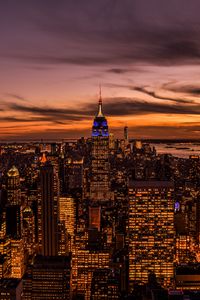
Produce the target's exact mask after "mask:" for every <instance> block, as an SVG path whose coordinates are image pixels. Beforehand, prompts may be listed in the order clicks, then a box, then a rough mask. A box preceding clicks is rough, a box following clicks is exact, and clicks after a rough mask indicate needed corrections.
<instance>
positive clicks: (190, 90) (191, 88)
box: [164, 83, 200, 97]
mask: <svg viewBox="0 0 200 300" xmlns="http://www.w3.org/2000/svg"><path fill="white" fill-rule="evenodd" d="M164 87H165V88H166V89H167V90H169V91H172V92H176V93H186V94H188V95H190V96H197V97H198V96H199V95H200V85H192V84H184V85H181V84H177V83H176V84H173V83H172V84H166V85H164Z"/></svg>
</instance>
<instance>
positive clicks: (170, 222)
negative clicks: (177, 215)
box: [128, 181, 175, 290]
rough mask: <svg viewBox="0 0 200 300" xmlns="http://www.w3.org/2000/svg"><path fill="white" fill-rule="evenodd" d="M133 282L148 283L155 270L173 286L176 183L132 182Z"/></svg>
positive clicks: (130, 245)
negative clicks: (151, 273) (174, 196)
mask: <svg viewBox="0 0 200 300" xmlns="http://www.w3.org/2000/svg"><path fill="white" fill-rule="evenodd" d="M128 236H129V283H130V290H131V289H132V288H133V285H134V283H135V282H138V283H140V284H142V283H147V281H148V273H149V272H153V273H154V274H155V275H156V277H157V279H158V281H159V283H160V284H161V285H162V286H165V287H169V286H170V284H171V282H172V280H173V275H174V274H173V272H174V265H173V262H174V249H175V243H174V242H175V239H174V237H175V232H174V201H173V184H172V183H171V182H168V181H132V182H130V183H129V225H128Z"/></svg>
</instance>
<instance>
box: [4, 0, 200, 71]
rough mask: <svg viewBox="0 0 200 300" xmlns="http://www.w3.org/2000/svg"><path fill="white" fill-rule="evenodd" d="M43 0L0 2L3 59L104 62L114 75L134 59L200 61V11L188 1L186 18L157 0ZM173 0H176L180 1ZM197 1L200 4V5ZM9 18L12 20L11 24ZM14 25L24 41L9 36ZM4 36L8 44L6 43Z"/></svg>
mask: <svg viewBox="0 0 200 300" xmlns="http://www.w3.org/2000/svg"><path fill="white" fill-rule="evenodd" d="M42 2H43V1H40V2H38V1H37V2H34V1H30V2H29V3H30V5H29V6H30V7H29V6H28V5H27V4H23V6H22V5H19V4H18V5H16V4H15V5H14V6H13V9H12V12H10V11H9V9H8V7H7V4H4V5H2V7H1V12H0V17H2V18H1V19H2V20H1V22H2V26H1V27H2V28H4V35H2V36H3V41H2V49H1V51H0V54H1V56H2V57H3V58H5V57H7V58H8V59H10V58H14V59H15V60H19V61H25V62H31V63H33V64H37V65H38V67H41V64H43V65H44V64H45V65H65V64H75V65H81V66H96V65H97V66H99V65H106V66H109V70H110V72H112V73H115V74H123V73H124V72H126V70H127V65H129V64H130V63H141V62H144V63H149V64H156V65H172V64H173V65H177V64H191V63H195V64H199V63H200V41H199V33H200V21H199V16H198V14H197V12H196V9H194V8H191V6H192V5H191V4H189V3H186V1H185V2H184V3H185V7H188V10H189V11H190V12H191V11H192V14H193V15H190V13H188V15H187V17H186V16H185V12H184V11H183V10H179V12H178V13H177V11H176V10H175V9H174V5H173V6H171V5H169V4H168V3H165V4H163V3H162V4H161V2H159V1H156V3H157V4H156V5H155V6H154V5H149V3H147V2H143V4H141V2H140V1H129V0H124V1H123V3H122V2H121V1H117V0H115V1H114V0H103V1H97V0H96V1H93V2H92V3H91V1H84V3H83V1H76V3H72V2H71V1H67V2H65V1H61V2H59V4H58V3H56V2H53V1H51V2H48V5H47V3H46V1H44V2H43V3H42ZM174 2H175V3H176V4H177V3H178V0H174ZM195 5H196V6H197V8H198V9H200V5H199V4H195ZM153 7H154V9H153ZM163 7H165V8H166V10H163ZM179 7H180V5H179ZM4 10H6V13H7V14H8V15H7V18H5V11H4ZM147 11H148V13H147ZM175 11H176V13H175ZM197 11H199V10H197ZM161 12H162V13H161ZM166 12H167V14H168V17H166ZM9 21H12V22H13V23H12V26H11V25H10V23H11V22H9ZM13 24H15V25H16V26H15V28H16V32H18V31H20V33H21V34H23V37H21V39H22V41H23V42H22V43H20V41H18V40H16V39H11V36H13V35H11V34H10V35H9V34H7V35H6V34H5V32H8V33H10V31H11V32H13ZM22 25H23V26H22ZM9 37H10V38H9ZM6 38H7V39H9V43H8V41H7V40H6V41H5V42H4V39H6ZM6 42H7V43H6ZM6 45H7V46H6ZM29 45H30V46H29ZM36 45H37V47H36ZM6 47H8V49H7V48H6ZM116 65H117V66H119V65H122V67H114V66H116ZM42 68H43V67H42Z"/></svg>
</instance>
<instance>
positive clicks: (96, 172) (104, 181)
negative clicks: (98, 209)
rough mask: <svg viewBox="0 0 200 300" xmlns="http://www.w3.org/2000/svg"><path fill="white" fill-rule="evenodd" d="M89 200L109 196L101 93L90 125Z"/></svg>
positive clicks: (105, 126)
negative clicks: (95, 113) (96, 110)
mask: <svg viewBox="0 0 200 300" xmlns="http://www.w3.org/2000/svg"><path fill="white" fill-rule="evenodd" d="M91 163H92V165H91V185H90V198H91V200H96V201H102V200H108V199H109V198H110V195H109V191H110V185H109V133H108V124H107V120H106V118H105V116H104V114H103V111H102V98H101V93H100V97H99V104H98V113H97V115H96V116H95V118H94V122H93V127H92V158H91Z"/></svg>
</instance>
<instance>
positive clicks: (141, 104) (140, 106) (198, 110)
mask: <svg viewBox="0 0 200 300" xmlns="http://www.w3.org/2000/svg"><path fill="white" fill-rule="evenodd" d="M104 102H105V103H104V110H105V112H106V114H108V115H110V116H117V115H118V116H122V115H133V116H134V115H142V114H154V113H155V114H190V115H192V114H194V115H199V114H200V107H199V105H191V104H189V103H188V104H181V103H176V104H174V105H169V104H165V103H155V102H147V101H141V100H135V99H131V98H120V97H118V98H109V100H107V101H106V99H105V101H104Z"/></svg>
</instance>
